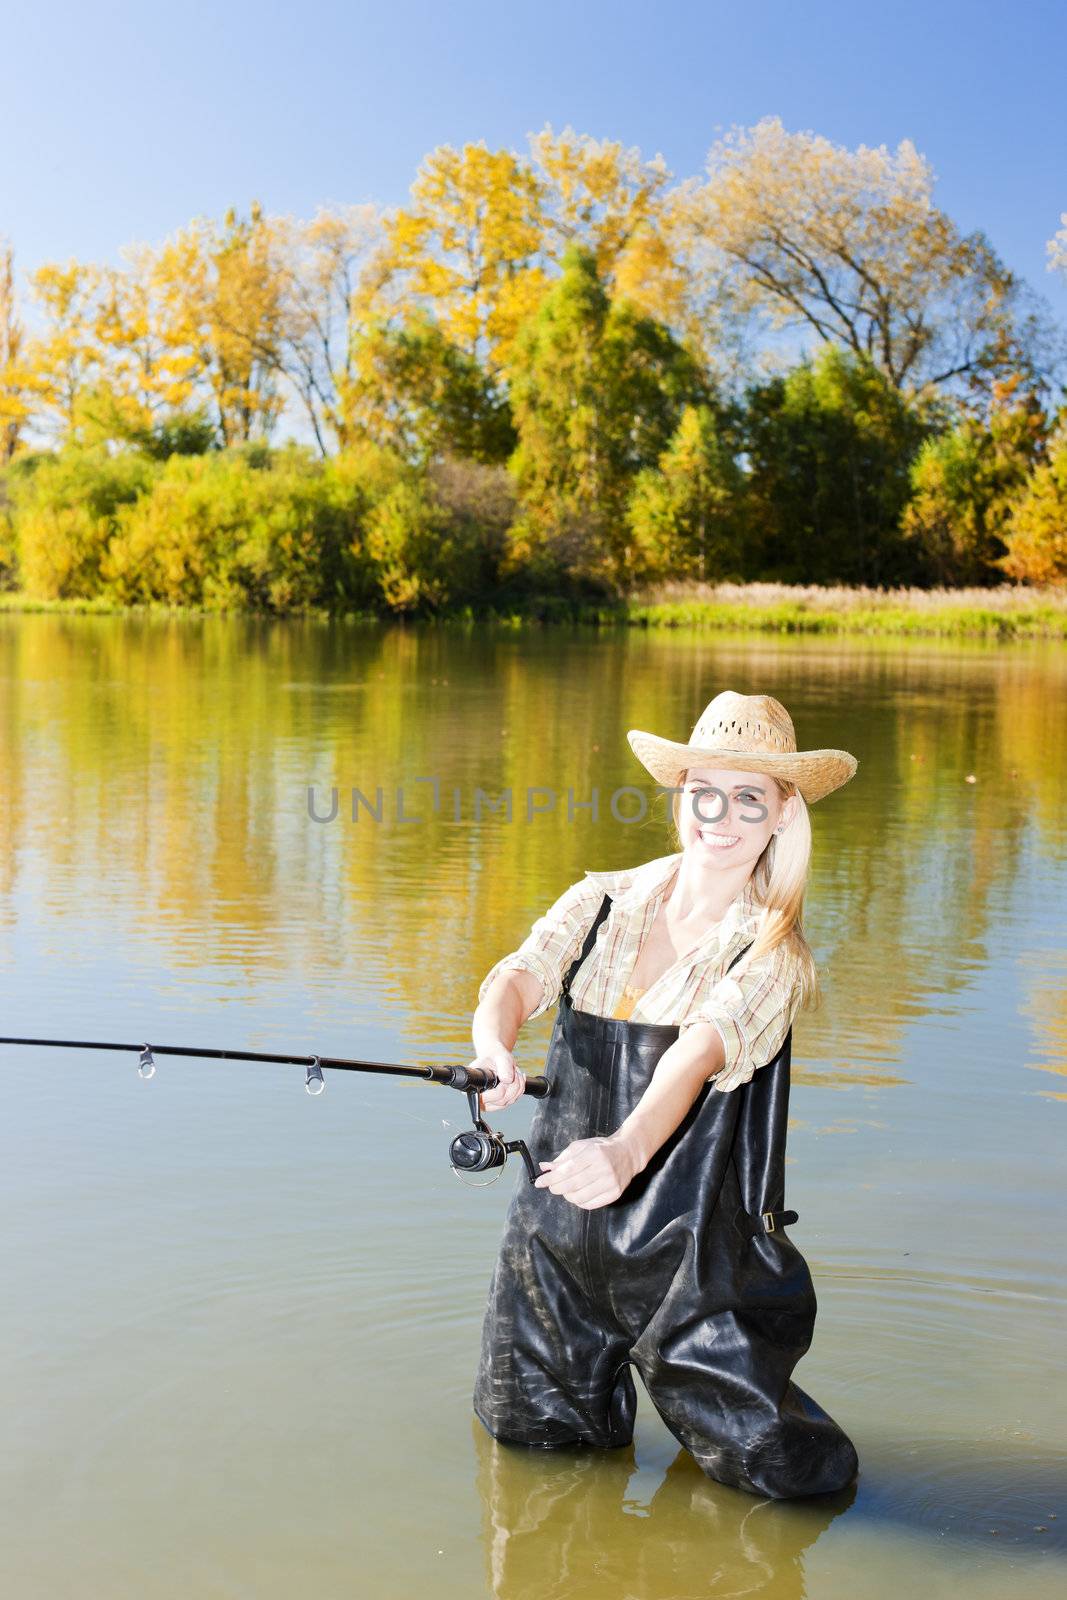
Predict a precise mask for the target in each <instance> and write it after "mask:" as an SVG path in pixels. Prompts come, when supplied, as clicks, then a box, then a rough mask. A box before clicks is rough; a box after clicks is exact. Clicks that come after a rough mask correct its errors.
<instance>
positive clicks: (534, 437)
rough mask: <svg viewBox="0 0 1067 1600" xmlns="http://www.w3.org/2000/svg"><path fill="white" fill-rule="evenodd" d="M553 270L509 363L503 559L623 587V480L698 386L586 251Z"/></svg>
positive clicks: (631, 557)
mask: <svg viewBox="0 0 1067 1600" xmlns="http://www.w3.org/2000/svg"><path fill="white" fill-rule="evenodd" d="M562 265H563V273H562V276H561V278H560V279H559V281H558V282H557V283H556V284H555V285H554V287H553V288H552V289H551V291H550V292H549V293H548V294H547V295H546V297H545V299H544V301H543V303H542V305H541V307H540V309H539V311H538V313H537V315H536V317H534V318H533V319H531V321H530V322H529V323H528V324H527V326H526V327H525V328H524V329H523V331H522V333H521V335H520V337H519V339H518V340H517V343H516V353H515V357H514V360H513V363H512V370H511V391H510V392H511V406H512V414H513V416H514V419H515V425H516V429H517V432H518V436H519V443H518V445H517V447H516V450H515V453H514V455H513V457H512V460H511V463H510V465H511V470H512V471H513V473H514V476H515V481H516V484H517V488H518V492H519V497H520V502H521V511H520V515H519V518H518V519H517V522H516V524H515V527H514V529H513V537H512V548H511V552H510V556H509V562H508V566H509V567H512V568H514V567H519V566H526V567H529V568H530V569H531V571H534V572H539V573H540V574H541V575H543V576H548V575H549V574H553V573H556V574H558V573H560V572H563V573H566V574H568V575H570V576H575V577H578V576H581V577H588V578H591V579H593V580H595V581H601V582H602V581H607V582H609V583H629V582H632V581H633V579H634V577H635V576H636V575H637V571H638V563H637V560H636V555H637V553H636V552H635V550H634V548H633V541H632V536H631V531H630V528H629V524H628V523H627V520H626V505H627V501H628V499H629V495H630V490H631V488H632V485H633V481H634V479H635V477H636V476H637V474H638V472H640V470H641V469H642V467H646V466H651V465H654V464H655V463H656V462H657V461H658V460H659V457H660V455H661V454H662V452H663V451H664V450H665V448H666V446H667V444H668V441H669V440H670V438H671V435H672V434H673V432H674V430H675V427H676V426H677V423H678V419H679V416H680V414H681V410H682V407H683V406H684V405H686V404H687V403H690V402H694V401H699V400H703V399H706V398H707V394H706V389H705V386H704V383H703V379H702V377H701V374H700V372H699V370H698V368H697V366H696V364H695V362H694V361H693V359H692V358H691V357H690V356H689V355H688V353H687V352H686V351H685V350H684V349H683V348H682V347H681V346H680V345H679V344H678V343H677V342H676V341H675V340H674V338H673V337H672V335H671V334H670V332H669V330H668V329H666V328H665V327H663V326H662V325H661V324H660V323H658V322H656V321H654V320H653V319H652V318H650V317H644V316H642V315H641V314H640V313H639V312H637V311H636V310H635V308H634V307H633V306H632V305H630V304H629V303H628V302H626V301H618V300H612V299H610V298H609V295H608V293H607V291H606V289H605V287H604V284H603V282H602V281H601V279H600V276H599V274H598V272H597V266H596V261H595V258H594V257H593V255H592V253H591V252H590V251H588V250H585V249H583V248H581V247H580V246H570V247H569V248H568V250H567V251H566V252H565V254H564V257H563V263H562Z"/></svg>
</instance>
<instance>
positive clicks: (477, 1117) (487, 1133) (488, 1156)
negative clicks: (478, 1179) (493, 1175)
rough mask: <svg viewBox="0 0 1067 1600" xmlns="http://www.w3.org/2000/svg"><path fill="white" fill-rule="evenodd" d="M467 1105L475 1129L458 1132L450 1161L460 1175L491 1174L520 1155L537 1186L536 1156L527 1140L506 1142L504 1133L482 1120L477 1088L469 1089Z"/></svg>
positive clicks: (450, 1153)
mask: <svg viewBox="0 0 1067 1600" xmlns="http://www.w3.org/2000/svg"><path fill="white" fill-rule="evenodd" d="M467 1104H468V1106H469V1107H470V1113H471V1119H472V1121H473V1122H474V1127H473V1128H468V1129H466V1130H465V1131H464V1132H463V1133H458V1134H457V1135H456V1137H455V1138H454V1139H453V1140H452V1143H451V1145H450V1146H449V1149H448V1159H449V1161H450V1162H451V1163H452V1170H453V1172H454V1173H455V1174H456V1176H457V1177H458V1176H459V1175H460V1174H461V1173H463V1172H489V1171H490V1170H491V1169H492V1168H494V1167H502V1166H503V1165H504V1163H505V1162H506V1161H507V1159H508V1156H510V1155H520V1156H521V1157H522V1159H523V1161H524V1162H525V1163H526V1171H527V1173H528V1174H529V1177H530V1182H531V1183H533V1181H534V1179H535V1178H536V1177H537V1173H536V1172H535V1171H534V1164H533V1157H532V1156H531V1154H530V1152H529V1150H528V1149H527V1147H526V1143H525V1141H524V1140H523V1139H505V1138H504V1135H503V1134H502V1133H495V1132H494V1131H493V1129H492V1128H490V1126H489V1125H488V1123H487V1122H485V1120H484V1119H483V1117H482V1108H481V1106H480V1105H479V1103H478V1090H477V1089H468V1090H467Z"/></svg>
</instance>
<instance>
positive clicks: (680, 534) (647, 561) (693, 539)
mask: <svg viewBox="0 0 1067 1600" xmlns="http://www.w3.org/2000/svg"><path fill="white" fill-rule="evenodd" d="M743 490H744V480H743V477H742V474H741V470H740V468H739V467H738V464H737V461H736V459H735V446H734V441H733V439H732V437H731V436H730V432H729V430H728V429H727V427H726V426H725V424H724V422H723V421H722V419H720V418H719V417H717V416H716V414H715V412H714V411H713V409H712V407H711V406H709V405H700V406H686V407H685V409H684V410H683V412H682V415H681V420H680V421H679V423H678V426H677V428H676V429H675V432H674V434H673V436H672V438H671V441H670V443H669V445H668V446H667V448H666V450H665V451H664V452H663V454H662V455H661V456H660V459H659V465H658V466H656V467H646V468H644V469H643V471H641V472H639V473H638V475H637V478H636V480H635V483H634V489H633V493H632V495H631V497H630V504H629V508H628V512H627V517H628V521H629V525H630V530H631V533H632V535H633V542H634V548H635V550H636V551H638V552H639V553H640V558H641V567H642V568H643V570H642V571H641V572H640V576H642V577H648V578H654V577H657V576H662V575H668V574H669V575H670V576H672V577H676V578H683V577H688V578H697V579H699V580H701V581H702V582H703V581H707V580H712V581H715V580H721V579H724V578H726V579H728V578H731V577H736V576H738V575H740V573H741V571H742V567H743V560H744V555H743V548H744V545H743V527H742V522H741V511H742V495H743Z"/></svg>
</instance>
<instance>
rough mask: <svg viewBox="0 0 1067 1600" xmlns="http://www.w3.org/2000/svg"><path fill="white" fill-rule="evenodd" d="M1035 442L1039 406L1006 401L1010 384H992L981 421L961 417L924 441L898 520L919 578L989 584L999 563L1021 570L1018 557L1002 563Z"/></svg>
mask: <svg viewBox="0 0 1067 1600" xmlns="http://www.w3.org/2000/svg"><path fill="white" fill-rule="evenodd" d="M1043 445H1044V417H1043V415H1042V413H1041V411H1040V409H1039V408H1038V407H1037V405H1036V404H1035V403H1034V402H1033V400H1032V399H1031V400H1029V401H1025V400H1024V401H1023V402H1022V403H1019V402H1015V403H1012V398H1011V391H1010V387H1009V388H1008V390H1007V391H1006V392H1005V391H1004V390H999V391H995V397H994V405H993V409H992V413H991V415H990V418H989V421H988V423H983V422H980V421H977V420H976V419H974V418H966V419H964V420H963V421H962V422H961V423H960V424H959V425H958V426H957V427H955V428H953V429H951V430H949V431H948V432H946V433H943V434H940V435H939V436H937V437H934V438H931V439H928V440H926V442H925V443H924V445H923V447H922V449H921V450H920V451H919V454H918V456H917V458H916V460H915V462H914V464H913V467H912V474H911V477H912V487H913V497H912V501H911V503H910V505H909V506H908V507H907V509H906V511H905V513H904V518H903V524H902V526H903V531H904V535H905V537H906V538H907V539H909V540H911V541H913V542H914V544H915V545H916V546H917V547H918V548H919V550H920V551H921V553H922V559H923V573H924V575H925V576H926V577H927V578H929V579H930V580H932V581H934V582H937V583H947V584H968V583H971V584H983V583H988V584H992V583H999V582H1000V581H1001V580H1002V576H1003V572H1004V571H1005V570H1008V571H1012V572H1014V573H1016V574H1017V575H1022V568H1021V567H1020V565H1019V561H1018V560H1016V561H1015V562H1014V563H1012V564H1009V566H1008V567H1005V566H1004V558H1005V556H1006V555H1007V552H1008V543H1007V541H1008V538H1009V530H1010V528H1011V526H1012V519H1013V515H1014V512H1015V508H1016V506H1017V505H1018V504H1019V502H1020V500H1021V499H1022V498H1023V497H1024V496H1025V494H1026V491H1027V485H1028V482H1029V481H1030V475H1031V473H1032V472H1033V470H1034V467H1035V464H1036V462H1037V460H1038V457H1039V455H1040V453H1041V452H1042V450H1043ZM1027 515H1028V516H1029V515H1030V513H1029V512H1028V513H1027ZM1028 537H1029V536H1028ZM1018 549H1021V545H1020V546H1019V547H1018ZM1024 565H1025V563H1024Z"/></svg>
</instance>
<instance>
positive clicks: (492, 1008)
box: [471, 968, 544, 1111]
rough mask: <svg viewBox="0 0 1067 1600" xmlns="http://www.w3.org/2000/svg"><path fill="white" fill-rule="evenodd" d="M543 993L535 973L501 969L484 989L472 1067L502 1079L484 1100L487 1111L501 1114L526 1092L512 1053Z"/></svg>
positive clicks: (474, 1032) (474, 1024) (473, 1026)
mask: <svg viewBox="0 0 1067 1600" xmlns="http://www.w3.org/2000/svg"><path fill="white" fill-rule="evenodd" d="M543 994H544V991H543V989H542V986H541V980H540V978H538V977H537V976H536V975H535V974H534V973H533V972H528V971H520V970H517V969H516V970H507V969H503V968H502V969H501V970H500V971H499V972H498V973H497V974H496V977H495V978H494V979H493V981H492V982H491V983H490V984H489V986H488V987H487V988H486V989H485V998H484V999H483V1000H481V1001H479V1003H478V1007H477V1009H476V1011H475V1013H474V1018H473V1020H472V1022H471V1038H472V1039H473V1041H474V1049H475V1053H476V1059H475V1060H474V1061H472V1062H471V1065H472V1066H475V1067H482V1068H488V1070H489V1071H490V1072H495V1073H496V1075H497V1077H498V1078H499V1079H500V1085H499V1087H498V1088H496V1089H487V1090H486V1091H485V1093H484V1094H483V1095H482V1097H481V1103H482V1106H483V1108H484V1109H485V1110H490V1111H499V1110H502V1109H503V1107H504V1106H509V1105H511V1104H512V1102H513V1101H515V1100H517V1099H518V1098H519V1096H520V1095H522V1094H524V1093H525V1091H526V1076H525V1074H524V1073H523V1072H521V1071H520V1070H519V1067H518V1064H517V1063H516V1060H515V1057H514V1055H513V1054H512V1051H513V1050H514V1048H515V1040H516V1039H517V1038H518V1036H519V1029H520V1028H521V1027H522V1025H523V1023H524V1022H526V1021H527V1019H528V1018H529V1017H530V1016H531V1015H532V1013H533V1012H534V1011H535V1010H536V1009H537V1007H538V1006H539V1004H540V1002H541V1000H542V998H543Z"/></svg>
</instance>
